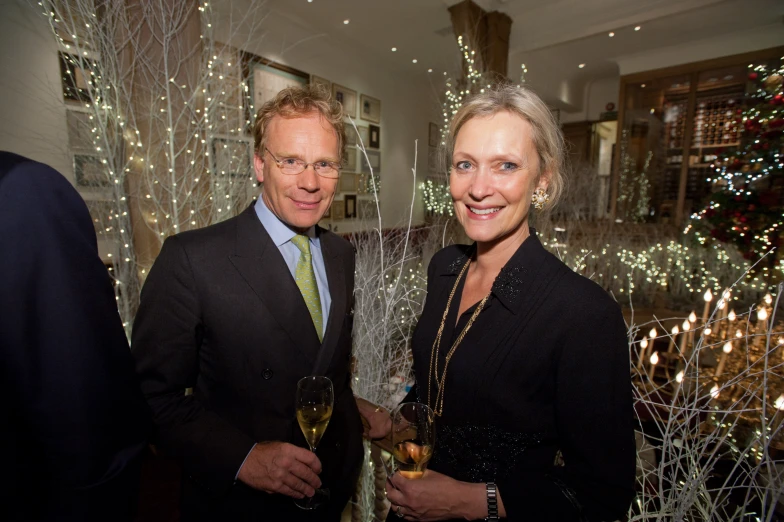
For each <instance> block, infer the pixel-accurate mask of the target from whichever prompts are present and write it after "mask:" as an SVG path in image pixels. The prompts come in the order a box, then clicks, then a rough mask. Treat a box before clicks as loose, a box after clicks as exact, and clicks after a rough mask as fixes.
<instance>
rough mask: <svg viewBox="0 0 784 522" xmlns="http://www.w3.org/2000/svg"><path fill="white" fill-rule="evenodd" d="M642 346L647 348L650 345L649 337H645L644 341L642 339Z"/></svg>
mask: <svg viewBox="0 0 784 522" xmlns="http://www.w3.org/2000/svg"><path fill="white" fill-rule="evenodd" d="M640 347H641V348H642V349H643V350H645V349H646V348H647V347H648V338H647V337H643V338H642V341H640Z"/></svg>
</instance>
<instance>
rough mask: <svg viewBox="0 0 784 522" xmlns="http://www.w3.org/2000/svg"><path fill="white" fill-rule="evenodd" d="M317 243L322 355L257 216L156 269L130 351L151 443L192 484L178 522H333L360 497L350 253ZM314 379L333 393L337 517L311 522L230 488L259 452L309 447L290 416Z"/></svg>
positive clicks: (331, 241)
mask: <svg viewBox="0 0 784 522" xmlns="http://www.w3.org/2000/svg"><path fill="white" fill-rule="evenodd" d="M318 234H319V238H320V241H321V246H322V252H323V255H324V264H325V267H326V272H327V281H328V284H329V291H330V295H331V297H332V305H331V309H330V312H329V318H328V322H327V329H326V332H325V335H324V341H323V343H320V342H319V340H318V336H317V335H316V330H315V328H314V327H313V322H312V320H311V318H310V314H309V312H308V309H307V307H306V306H305V301H304V300H303V299H302V295H301V294H300V291H299V289H298V288H297V286H296V283H295V281H294V278H293V277H292V276H291V273H290V272H289V270H288V267H287V266H286V263H285V261H284V260H283V256H282V255H281V254H280V251H279V250H278V248H277V247H276V246H275V244H274V243H273V242H272V240H271V239H270V237H269V235H268V234H267V232H266V230H265V229H264V227H263V226H262V224H261V222H260V221H259V219H258V217H257V216H256V213H255V210H254V208H253V206H250V207H249V208H248V209H247V210H246V211H245V212H243V213H242V214H240V215H239V216H237V217H235V218H232V219H229V220H226V221H224V222H221V223H218V224H216V225H212V226H210V227H207V228H204V229H200V230H195V231H190V232H185V233H182V234H179V235H176V236H173V237H170V238H168V239H167V240H166V242H165V243H164V245H163V249H162V250H161V253H160V255H159V256H158V259H157V260H156V261H155V264H154V266H153V267H152V270H150V274H149V276H148V278H147V281H146V283H145V285H144V288H143V290H142V295H141V304H140V307H139V312H138V314H137V316H136V321H135V323H134V329H133V336H132V351H133V354H134V355H135V357H136V360H137V371H138V372H139V375H141V378H142V390H143V392H144V395H145V396H146V398H147V400H148V402H149V404H150V406H151V407H152V410H153V415H154V424H155V428H156V430H155V442H157V444H159V445H160V447H161V449H163V450H164V451H165V452H167V453H169V454H171V455H173V456H175V457H176V458H177V459H178V460H179V461H180V463H181V465H182V467H183V469H184V472H185V481H184V485H183V488H184V492H183V501H182V517H183V520H249V521H250V520H253V521H258V520H284V519H285V520H299V519H307V520H330V519H333V520H337V519H339V511H340V510H341V509H342V508H343V507H344V506H345V504H346V502H347V501H348V500H349V498H350V496H351V494H352V493H353V492H354V486H355V483H356V480H357V477H358V474H359V469H360V465H361V462H362V458H363V452H362V443H361V434H362V424H361V422H360V418H359V412H358V410H357V408H356V403H355V401H354V397H353V394H352V391H351V387H350V373H349V367H350V364H349V359H350V356H351V327H352V317H351V313H352V309H351V305H352V295H353V289H354V250H353V248H352V247H351V245H350V244H349V243H348V242H347V241H345V240H344V239H342V238H340V237H338V236H336V235H335V234H332V233H330V232H327V231H325V230H323V229H318ZM306 375H326V376H328V377H329V378H330V379H331V380H332V382H333V385H334V388H335V407H334V410H333V413H332V419H331V420H330V423H329V426H328V428H327V431H326V433H325V435H324V438H323V439H322V442H321V444H320V446H319V449H318V453H317V455H318V456H319V458H320V459H321V461H322V465H323V472H322V475H321V478H322V482H323V483H324V485H325V487H329V488H330V489H331V494H332V503H331V504H332V505H331V509H332V511H329V510H323V509H319V510H317V511H316V512H315V513H307V512H304V511H302V510H300V509H299V508H297V507H296V506H295V505H294V504H293V500H292V499H291V498H289V497H284V496H279V495H268V494H265V493H261V492H258V491H255V490H252V489H251V488H248V487H246V486H245V485H244V484H242V483H240V482H236V483H235V480H234V477H235V475H236V473H237V472H238V470H239V468H240V466H241V465H242V463H243V461H244V460H245V457H246V456H247V454H248V451H249V450H250V449H251V447H252V446H253V444H254V443H255V442H260V441H270V440H277V441H285V442H291V443H294V444H297V445H299V446H302V447H307V443H306V442H305V439H304V437H303V435H302V432H301V430H300V428H299V426H298V424H297V422H296V418H295V411H294V396H295V392H296V388H297V381H298V380H299V379H300V378H302V377H304V376H306ZM186 388H193V394H192V395H189V396H185V394H184V390H185V389H186ZM314 517H315V518H314Z"/></svg>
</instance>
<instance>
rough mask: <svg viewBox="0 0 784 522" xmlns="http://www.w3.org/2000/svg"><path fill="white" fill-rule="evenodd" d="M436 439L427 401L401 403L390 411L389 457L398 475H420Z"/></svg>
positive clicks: (412, 476) (411, 476)
mask: <svg viewBox="0 0 784 522" xmlns="http://www.w3.org/2000/svg"><path fill="white" fill-rule="evenodd" d="M435 442H436V432H435V425H434V415H433V410H431V409H430V407H429V406H428V405H427V404H421V403H418V402H405V403H403V404H401V405H400V406H398V407H397V408H396V409H395V411H394V413H393V414H392V456H393V457H394V458H395V464H396V466H397V469H398V471H399V472H400V474H401V475H402V476H404V477H406V478H409V479H418V478H421V477H422V475H423V474H424V473H425V468H427V463H428V461H429V460H430V457H432V456H433V447H434V446H435Z"/></svg>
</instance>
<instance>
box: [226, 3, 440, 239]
mask: <svg viewBox="0 0 784 522" xmlns="http://www.w3.org/2000/svg"><path fill="white" fill-rule="evenodd" d="M223 25H224V24H222V23H219V24H218V28H217V30H216V39H219V40H221V41H227V42H230V43H232V45H234V46H237V47H241V48H244V49H245V50H247V51H250V52H252V53H254V54H256V55H259V56H261V57H264V58H267V59H270V60H273V61H275V62H278V63H281V64H284V65H287V66H290V67H293V68H296V69H299V70H301V71H304V72H307V73H309V74H314V75H316V76H320V77H322V78H326V79H328V80H330V81H332V82H334V83H338V84H340V85H343V86H345V87H348V88H349V89H353V90H355V91H357V97H358V98H359V95H360V94H367V95H370V96H373V97H374V98H378V99H379V100H381V123H380V127H381V147H380V150H381V174H380V176H381V193H380V203H381V215H382V218H383V223H382V226H383V227H385V228H386V227H394V226H397V225H400V224H401V223H402V222H403V221H404V220H405V219H408V213H409V208H410V206H411V205H410V203H411V198H412V195H413V191H414V179H413V175H412V172H411V169H412V167H413V166H414V142H415V140H418V160H417V180H418V181H417V184H418V183H419V181H422V180H423V179H424V178H425V177H426V175H427V150H428V143H427V138H428V123H429V122H431V121H432V122H440V117H439V113H440V106H439V102H438V100H437V98H436V96H435V95H434V93H433V89H432V87H431V86H430V84H429V82H428V81H427V77H426V76H424V77H423V76H422V75H419V76H414V75H410V76H406V75H405V74H404V73H397V72H391V71H390V70H388V69H387V68H386V67H385V66H384V65H383V64H381V63H379V62H378V61H377V60H374V59H373V58H372V57H370V56H366V55H365V54H364V51H363V49H361V48H359V49H358V48H357V47H356V46H351V45H349V44H347V43H346V42H343V41H340V40H338V39H337V38H335V37H333V36H331V35H325V34H323V33H321V34H320V29H319V28H314V27H310V26H309V25H308V24H307V22H304V21H302V20H298V19H293V18H290V17H288V16H284V15H283V14H281V13H279V12H277V11H275V10H274V9H273V10H271V11H268V12H266V13H265V18H264V20H263V22H262V23H261V27H260V30H259V33H260V34H261V35H262V36H261V37H260V38H259V37H256V38H253V39H252V41H251V42H248V40H250V39H249V38H248V37H247V35H245V34H235V35H233V36H227V34H228V33H227V28H226V27H224V26H223ZM309 35H315V36H313V37H309ZM357 103H359V100H357ZM357 123H358V124H362V125H367V124H368V123H367V122H364V121H360V122H357ZM347 130H350V131H351V132H353V129H347ZM416 193H417V201H416V203H415V204H414V223H421V222H423V220H424V211H423V205H422V202H421V195H420V192H419V191H418V190H417V191H416ZM338 197H339V198H340V197H342V196H338ZM335 225H336V226H337V227H338V228H337V231H338V232H339V233H346V232H352V231H354V230H357V229H359V227H360V224H359V222H358V221H357V220H344V221H336V222H334V223H333V226H335Z"/></svg>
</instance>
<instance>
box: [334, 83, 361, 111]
mask: <svg viewBox="0 0 784 522" xmlns="http://www.w3.org/2000/svg"><path fill="white" fill-rule="evenodd" d="M332 97H333V98H335V100H336V101H338V102H339V103H340V104H341V105H342V106H343V115H344V116H351V117H352V118H356V117H357V91H352V90H351V89H349V88H348V87H343V86H342V85H338V84H337V83H333V84H332Z"/></svg>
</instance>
